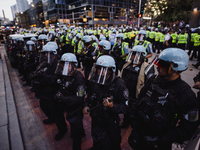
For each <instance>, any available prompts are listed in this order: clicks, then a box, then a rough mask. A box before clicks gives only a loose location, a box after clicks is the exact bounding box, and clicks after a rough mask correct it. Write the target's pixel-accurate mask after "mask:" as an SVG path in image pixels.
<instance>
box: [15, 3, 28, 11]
mask: <svg viewBox="0 0 200 150" xmlns="http://www.w3.org/2000/svg"><path fill="white" fill-rule="evenodd" d="M16 1H17V8H18V12H24V11H26V10H27V9H29V8H30V6H29V4H28V1H27V0H16Z"/></svg>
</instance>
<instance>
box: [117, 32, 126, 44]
mask: <svg viewBox="0 0 200 150" xmlns="http://www.w3.org/2000/svg"><path fill="white" fill-rule="evenodd" d="M124 40H125V38H124V34H123V33H119V34H118V35H117V42H118V43H119V44H121V43H122V42H123V41H124Z"/></svg>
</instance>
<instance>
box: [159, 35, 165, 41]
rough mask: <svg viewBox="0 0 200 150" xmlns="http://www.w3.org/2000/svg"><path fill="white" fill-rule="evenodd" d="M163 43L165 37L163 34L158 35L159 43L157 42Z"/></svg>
mask: <svg viewBox="0 0 200 150" xmlns="http://www.w3.org/2000/svg"><path fill="white" fill-rule="evenodd" d="M164 41H165V35H164V34H161V35H160V41H159V42H162V43H163V42H164Z"/></svg>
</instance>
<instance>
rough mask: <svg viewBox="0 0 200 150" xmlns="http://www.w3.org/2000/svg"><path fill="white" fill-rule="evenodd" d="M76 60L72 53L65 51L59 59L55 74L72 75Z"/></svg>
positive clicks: (74, 70)
mask: <svg viewBox="0 0 200 150" xmlns="http://www.w3.org/2000/svg"><path fill="white" fill-rule="evenodd" d="M77 65H78V61H77V58H76V56H75V55H74V54H73V53H65V54H63V55H62V57H61V60H60V61H59V63H58V65H57V68H56V71H55V74H57V75H63V76H72V75H74V73H75V72H76V69H77Z"/></svg>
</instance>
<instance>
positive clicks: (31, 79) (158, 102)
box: [6, 27, 200, 150]
mask: <svg viewBox="0 0 200 150" xmlns="http://www.w3.org/2000/svg"><path fill="white" fill-rule="evenodd" d="M197 30H198V29H196V30H195V32H194V33H186V32H184V33H183V32H180V33H179V34H178V33H175V32H174V31H173V30H172V29H168V28H167V29H166V28H164V29H163V28H159V29H158V28H155V29H154V28H153V29H152V28H150V27H149V28H140V29H138V28H131V27H127V28H114V27H112V28H103V27H100V28H94V29H93V30H92V29H84V28H78V27H68V28H67V27H63V28H62V29H49V30H48V29H37V30H31V31H27V30H25V29H24V30H21V31H20V34H25V33H27V32H31V33H33V34H35V35H38V36H37V38H35V37H32V38H30V40H28V41H25V40H24V39H23V37H22V36H13V37H12V38H11V39H10V40H8V39H7V41H6V45H7V47H8V49H7V53H8V56H9V59H10V62H11V65H12V66H13V67H15V68H17V69H18V72H19V76H23V78H22V80H23V81H26V84H24V86H27V85H28V86H31V87H32V88H31V91H32V92H35V96H36V97H37V98H38V99H39V101H40V108H41V109H42V111H43V112H44V113H45V115H46V116H47V119H45V120H43V123H44V124H51V123H55V124H56V126H57V128H58V133H57V134H56V136H55V140H60V139H61V138H62V137H63V136H64V135H65V134H66V132H67V124H66V121H65V117H66V120H67V121H68V122H69V124H70V127H71V138H72V139H73V149H74V150H80V149H81V139H82V138H83V137H85V136H86V134H85V131H84V127H83V116H84V114H88V113H89V114H90V116H91V118H92V121H91V135H92V138H93V147H92V148H91V149H92V150H120V149H121V147H120V143H121V128H125V127H128V126H129V125H131V127H132V132H131V134H130V136H129V138H128V143H129V145H130V146H131V147H132V148H133V149H134V150H137V149H142V150H143V149H162V150H163V149H171V145H172V143H173V142H177V143H180V144H181V143H183V142H184V141H186V140H189V139H190V137H191V136H192V135H193V133H194V132H195V130H196V129H197V127H198V125H199V118H198V115H199V101H198V100H197V97H196V95H195V93H194V92H193V91H192V90H191V87H190V86H189V85H188V84H187V83H186V82H184V81H183V80H182V79H181V76H180V74H181V73H182V72H183V71H185V70H186V69H187V68H188V61H189V58H188V54H187V53H186V52H185V51H184V50H185V48H186V47H187V46H188V45H189V46H190V48H191V49H190V50H191V51H193V55H192V56H194V57H195V56H196V55H195V54H194V53H196V51H197V50H198V49H196V47H195V46H196V44H197V43H198V46H200V42H199V39H200V38H199V37H200V35H199V30H198V31H197ZM185 31H190V32H191V31H192V30H191V29H189V30H187V29H186V30H185ZM196 32H198V33H197V34H195V33H196ZM175 34H176V35H175ZM194 34H195V35H196V36H195V35H194ZM16 35H17V34H16ZM197 35H198V38H197ZM156 50H157V53H160V54H159V55H157V56H156V57H155V58H154V59H153V61H152V62H149V61H148V58H150V57H152V55H153V52H156ZM191 51H190V52H191ZM155 67H156V68H157V71H158V74H156V73H155V69H154V68H155ZM81 70H83V71H84V74H82V73H81ZM194 81H195V83H196V84H195V86H194V87H195V88H199V87H200V82H199V81H200V77H199V75H197V77H195V80H194ZM64 112H67V113H66V116H65V117H64ZM119 114H124V119H123V122H122V123H121V124H120V119H119Z"/></svg>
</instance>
